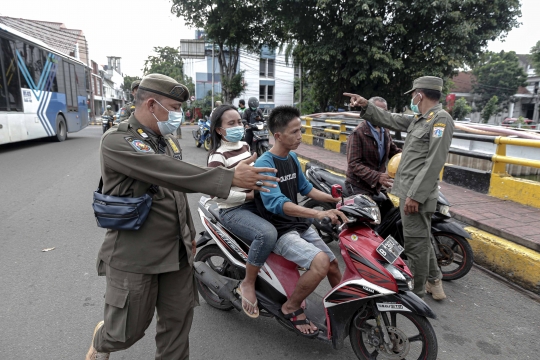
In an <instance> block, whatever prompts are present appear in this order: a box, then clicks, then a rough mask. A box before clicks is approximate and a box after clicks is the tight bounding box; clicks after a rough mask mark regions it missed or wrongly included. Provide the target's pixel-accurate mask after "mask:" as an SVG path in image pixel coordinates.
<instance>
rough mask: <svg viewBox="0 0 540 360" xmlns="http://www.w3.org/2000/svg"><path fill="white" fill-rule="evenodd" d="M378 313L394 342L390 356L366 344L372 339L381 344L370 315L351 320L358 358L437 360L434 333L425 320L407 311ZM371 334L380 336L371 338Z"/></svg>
mask: <svg viewBox="0 0 540 360" xmlns="http://www.w3.org/2000/svg"><path fill="white" fill-rule="evenodd" d="M381 314H382V316H383V317H385V318H386V321H387V322H388V324H389V326H387V327H386V329H387V331H388V332H389V335H390V338H391V340H392V342H393V348H392V354H389V353H387V352H386V350H384V349H383V350H382V351H381V352H379V351H380V350H381V349H380V348H379V347H377V346H374V345H373V344H370V343H369V341H372V342H373V340H371V339H373V338H374V339H376V340H377V341H379V343H380V344H383V340H382V335H380V333H379V328H378V327H377V324H376V321H375V316H374V315H373V313H372V312H370V313H368V314H366V316H365V317H364V318H355V319H353V322H352V323H351V326H350V327H349V337H350V341H351V346H352V348H353V350H354V353H355V354H356V357H357V358H358V359H360V360H375V359H392V360H394V359H396V360H398V359H407V360H410V359H418V360H420V359H422V360H435V359H437V351H438V345H437V337H436V335H435V330H433V327H432V326H431V324H430V323H429V321H428V320H427V319H426V318H425V317H423V316H419V315H415V314H412V313H409V312H403V313H401V312H382V313H381ZM372 331H375V333H376V334H379V335H372V334H371V333H372ZM370 337H371V339H370Z"/></svg>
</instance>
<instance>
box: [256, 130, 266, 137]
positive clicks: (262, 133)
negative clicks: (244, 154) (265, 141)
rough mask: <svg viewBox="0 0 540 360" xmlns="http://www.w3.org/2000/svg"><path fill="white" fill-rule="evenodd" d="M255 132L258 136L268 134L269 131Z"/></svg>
mask: <svg viewBox="0 0 540 360" xmlns="http://www.w3.org/2000/svg"><path fill="white" fill-rule="evenodd" d="M253 134H254V135H257V136H266V135H267V134H268V133H267V132H266V131H254V132H253Z"/></svg>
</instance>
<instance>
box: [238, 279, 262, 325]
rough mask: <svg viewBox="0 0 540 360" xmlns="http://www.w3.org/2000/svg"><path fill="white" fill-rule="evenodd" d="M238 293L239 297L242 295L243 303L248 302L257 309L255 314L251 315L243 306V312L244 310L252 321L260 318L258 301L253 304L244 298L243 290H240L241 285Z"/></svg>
mask: <svg viewBox="0 0 540 360" xmlns="http://www.w3.org/2000/svg"><path fill="white" fill-rule="evenodd" d="M236 293H237V294H238V295H240V298H241V299H242V302H244V301H245V302H247V303H248V304H249V305H251V306H253V308H254V309H255V311H256V312H255V313H253V314H250V313H249V312H248V311H247V310H246V308H245V307H244V304H242V310H244V312H245V313H246V315H247V316H249V317H250V318H252V319H256V318H258V317H259V307H258V304H259V302H258V301H257V300H255V303H252V302H251V301H249V300H248V299H247V298H245V297H244V295H242V290H240V285H239V286H238V287H237V288H236Z"/></svg>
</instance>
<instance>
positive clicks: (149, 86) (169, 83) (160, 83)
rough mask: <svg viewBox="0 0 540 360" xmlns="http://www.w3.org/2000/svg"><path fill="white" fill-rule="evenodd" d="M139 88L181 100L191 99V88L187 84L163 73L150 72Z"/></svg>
mask: <svg viewBox="0 0 540 360" xmlns="http://www.w3.org/2000/svg"><path fill="white" fill-rule="evenodd" d="M139 89H140V90H145V91H150V92H153V93H155V94H159V95H163V96H166V97H168V98H171V99H173V100H176V101H180V102H184V101H186V100H187V99H189V90H188V88H187V87H186V86H185V85H182V84H180V83H179V82H178V81H176V80H174V79H173V78H171V77H168V76H165V75H161V74H148V75H146V76H145V77H143V78H142V80H141V83H140V85H139Z"/></svg>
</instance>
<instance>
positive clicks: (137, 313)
mask: <svg viewBox="0 0 540 360" xmlns="http://www.w3.org/2000/svg"><path fill="white" fill-rule="evenodd" d="M188 98H189V92H188V89H187V88H186V87H185V86H184V85H182V84H179V83H178V82H176V81H175V80H174V79H172V78H170V77H167V76H164V75H160V74H150V75H147V76H145V77H144V78H143V79H142V81H141V83H140V86H139V90H138V93H137V108H136V109H135V112H134V113H133V114H132V115H131V116H130V118H129V119H128V120H127V121H123V122H121V123H120V124H119V126H118V127H116V128H112V129H110V130H109V131H107V132H106V133H105V134H104V135H103V138H102V140H101V147H100V160H101V175H102V178H103V193H104V194H107V195H114V196H127V197H138V196H142V195H143V194H144V193H145V192H147V190H148V189H149V187H150V186H151V185H156V186H158V187H159V188H158V191H157V193H155V194H154V195H153V197H152V199H153V202H152V207H151V210H150V213H149V215H148V218H147V219H146V221H145V222H144V224H142V226H141V227H140V229H139V230H133V231H131V230H130V231H128V230H110V229H109V230H107V233H106V235H105V240H104V242H103V245H102V246H101V249H100V250H99V254H98V264H97V267H98V274H99V275H105V276H106V280H107V287H106V291H105V311H104V315H105V319H104V321H103V322H100V323H99V324H98V325H97V326H96V328H95V331H94V337H93V340H92V345H91V347H90V350H89V351H88V354H87V356H86V359H87V360H90V359H92V360H96V359H108V358H109V353H111V352H114V351H119V350H123V349H127V348H129V347H130V346H131V345H133V344H134V343H135V342H136V341H138V340H139V339H140V338H142V337H143V336H144V332H145V330H146V328H147V327H148V326H149V325H150V322H151V321H152V318H153V315H154V311H156V310H157V315H158V316H157V334H156V347H157V351H156V359H163V360H166V359H171V360H173V359H174V360H179V359H188V358H189V343H188V336H189V330H190V328H191V323H192V319H193V307H194V306H195V305H197V304H198V297H197V293H196V291H197V290H196V288H195V286H194V276H193V269H192V265H193V255H194V252H195V241H194V240H195V236H196V233H195V228H194V226H193V221H192V218H191V214H190V209H189V205H188V201H187V198H186V194H185V193H186V192H203V193H206V194H210V195H212V196H217V197H220V198H226V197H227V196H228V195H229V189H230V188H231V185H234V186H239V187H246V188H251V189H258V190H261V191H267V189H264V188H262V187H261V186H257V184H259V185H261V184H263V185H264V186H271V185H270V184H269V183H266V182H263V181H264V180H269V181H274V179H275V178H274V177H271V176H264V175H259V173H260V172H268V171H271V169H262V170H261V169H258V168H253V167H251V166H249V164H250V163H251V162H253V161H254V160H255V157H252V158H250V159H247V160H246V161H244V162H242V163H241V164H240V165H239V167H240V168H239V167H236V169H235V170H234V171H231V170H227V169H224V168H211V169H210V168H201V167H198V166H195V165H192V164H190V163H187V162H184V161H182V154H181V149H180V145H179V144H178V142H177V141H176V139H175V138H174V137H173V136H171V135H170V134H171V133H173V132H174V131H175V130H176V127H177V126H178V125H179V124H180V117H181V115H182V114H181V113H180V112H179V110H180V109H181V106H182V102H183V101H185V100H187V99H188Z"/></svg>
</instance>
